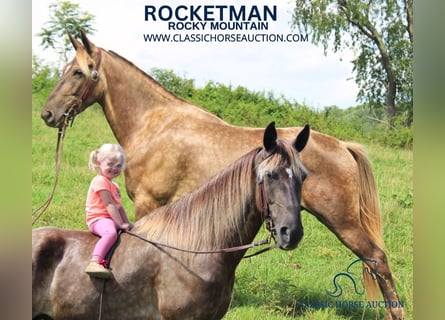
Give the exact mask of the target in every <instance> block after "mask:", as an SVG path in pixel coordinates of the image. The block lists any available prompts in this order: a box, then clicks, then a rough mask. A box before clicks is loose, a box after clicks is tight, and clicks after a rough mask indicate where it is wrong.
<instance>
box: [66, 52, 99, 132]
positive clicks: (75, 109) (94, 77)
mask: <svg viewBox="0 0 445 320" xmlns="http://www.w3.org/2000/svg"><path fill="white" fill-rule="evenodd" d="M101 62H102V49H101V48H97V57H96V65H95V66H94V68H93V70H91V77H90V81H88V82H87V83H86V85H85V87H84V88H83V91H82V94H81V95H80V96H79V97H78V98H77V100H76V102H75V103H74V104H73V105H72V106H71V107H70V108H69V109H68V111H67V112H65V113H64V114H63V115H64V116H65V118H66V119H67V123H71V126H72V125H73V122H74V117H75V116H76V115H78V114H79V113H80V112H82V110H80V108H81V107H82V103H83V100H84V99H85V98H87V97H88V94H89V93H90V90H91V88H93V86H95V85H96V83H97V81H99V68H100V63H101Z"/></svg>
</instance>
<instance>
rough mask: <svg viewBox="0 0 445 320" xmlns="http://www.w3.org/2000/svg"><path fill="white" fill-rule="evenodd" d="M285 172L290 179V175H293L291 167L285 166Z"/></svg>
mask: <svg viewBox="0 0 445 320" xmlns="http://www.w3.org/2000/svg"><path fill="white" fill-rule="evenodd" d="M286 172H287V175H288V176H289V179H292V177H293V176H294V172H293V171H292V169H291V168H286Z"/></svg>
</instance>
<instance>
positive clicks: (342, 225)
mask: <svg viewBox="0 0 445 320" xmlns="http://www.w3.org/2000/svg"><path fill="white" fill-rule="evenodd" d="M336 180H337V179H336V178H335V177H331V179H330V180H329V181H326V180H318V179H316V177H314V176H313V177H312V178H308V179H307V180H306V181H305V183H304V185H303V186H304V188H303V193H304V194H303V196H304V197H305V202H304V203H303V206H304V207H305V209H307V210H308V211H309V212H311V213H312V214H314V215H315V216H316V217H317V218H318V219H319V220H320V221H321V222H322V223H323V224H324V225H326V226H327V227H328V228H329V229H330V230H331V231H332V232H333V233H334V234H335V235H336V236H337V237H338V239H339V240H340V241H341V242H342V243H343V244H344V245H345V246H346V247H348V248H349V249H350V250H351V251H352V252H354V253H355V254H356V255H357V256H358V257H359V258H361V259H363V260H364V261H365V260H375V261H377V263H367V265H368V266H369V269H370V270H371V271H372V273H373V274H375V275H376V279H377V283H378V287H379V288H380V291H381V293H382V295H383V299H384V301H391V302H394V303H398V302H399V301H400V299H399V297H398V295H397V291H396V289H395V286H394V281H393V278H392V274H391V270H390V268H389V265H388V261H387V258H386V254H385V252H384V251H383V250H382V248H381V246H382V244H381V243H382V241H381V239H380V240H379V239H378V237H377V236H376V234H375V232H371V231H369V230H370V229H372V227H367V228H366V227H365V222H364V221H365V218H364V217H363V215H364V214H365V212H364V211H363V210H361V207H360V206H361V205H360V201H361V200H362V199H361V197H360V194H359V191H358V190H360V188H358V186H356V185H355V183H354V181H357V180H356V179H346V180H344V179H343V180H342V181H336ZM346 181H349V183H347V182H346ZM340 182H341V183H340ZM339 185H341V186H342V188H338V187H337V186H339ZM305 188H306V189H305ZM305 190H306V191H305ZM309 190H310V192H309ZM367 213H368V214H369V212H367ZM368 218H369V217H368ZM371 218H372V219H374V220H376V221H375V222H376V223H378V225H379V224H380V213H379V211H378V215H371ZM377 233H378V232H377ZM365 280H366V279H365ZM373 283H374V284H375V281H373ZM366 284H368V285H367V288H366V289H367V292H371V294H372V288H370V286H369V285H370V284H372V283H369V282H367V281H365V285H366ZM370 289H371V290H370ZM377 290H378V289H377ZM386 318H387V319H403V318H404V311H403V308H387V312H386Z"/></svg>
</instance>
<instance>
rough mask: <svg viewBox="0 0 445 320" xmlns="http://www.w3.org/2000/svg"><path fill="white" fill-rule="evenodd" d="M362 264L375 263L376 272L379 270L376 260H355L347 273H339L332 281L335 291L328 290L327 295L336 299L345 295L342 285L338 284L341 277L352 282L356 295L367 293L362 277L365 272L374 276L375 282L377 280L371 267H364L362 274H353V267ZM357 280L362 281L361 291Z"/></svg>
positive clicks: (347, 269)
mask: <svg viewBox="0 0 445 320" xmlns="http://www.w3.org/2000/svg"><path fill="white" fill-rule="evenodd" d="M360 262H366V263H368V264H370V263H373V264H374V266H375V270H377V261H376V260H370V259H357V260H354V261H353V262H352V263H350V264H349V266H348V267H347V268H346V271H345V272H339V273H337V274H336V275H335V276H334V278H333V279H332V282H333V284H334V290H333V291H328V290H326V293H327V294H328V295H330V296H331V297H335V298H337V297H340V296H341V295H342V294H343V288H342V287H341V285H340V284H339V283H338V279H339V278H340V277H345V278H347V279H349V280H351V282H352V284H353V286H354V291H355V293H356V294H358V295H362V294H363V293H365V289H364V285H363V280H362V279H363V277H362V275H363V274H364V273H365V272H367V273H368V274H370V275H371V276H372V278H373V279H374V280H376V276H375V274H374V273H373V272H372V271H371V270H370V269H369V267H368V266H367V265H365V266H363V268H362V272H361V274H357V273H354V272H352V271H351V269H352V267H353V266H354V265H356V264H357V263H360ZM355 278H358V279H359V280H358V281H360V283H361V285H362V289H361V290H360V289H359V288H358V286H357V280H356V279H355Z"/></svg>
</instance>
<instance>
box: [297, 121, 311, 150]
mask: <svg viewBox="0 0 445 320" xmlns="http://www.w3.org/2000/svg"><path fill="white" fill-rule="evenodd" d="M310 131H311V130H310V128H309V125H308V124H307V125H305V126H304V128H303V130H301V131H300V133H299V134H298V135H297V138H296V139H295V143H294V147H295V149H296V150H297V151H298V152H300V151H301V150H303V149H304V147H305V146H306V143H307V141H308V140H309V133H310Z"/></svg>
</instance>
